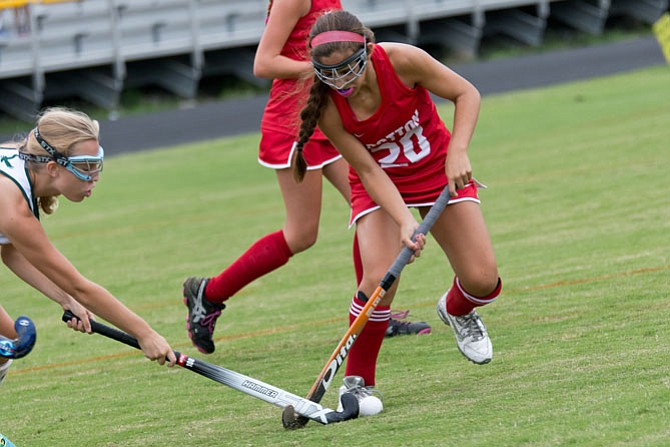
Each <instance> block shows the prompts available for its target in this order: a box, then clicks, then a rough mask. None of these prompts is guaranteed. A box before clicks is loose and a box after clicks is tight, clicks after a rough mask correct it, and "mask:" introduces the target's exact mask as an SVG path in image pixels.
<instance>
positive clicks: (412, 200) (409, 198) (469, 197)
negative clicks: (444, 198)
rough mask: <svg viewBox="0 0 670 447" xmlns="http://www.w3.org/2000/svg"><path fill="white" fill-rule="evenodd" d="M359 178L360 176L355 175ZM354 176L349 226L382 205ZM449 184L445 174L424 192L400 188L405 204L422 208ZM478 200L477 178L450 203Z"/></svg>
mask: <svg viewBox="0 0 670 447" xmlns="http://www.w3.org/2000/svg"><path fill="white" fill-rule="evenodd" d="M355 178H356V179H358V176H357V175H356V176H355ZM352 180H353V177H352V176H351V174H350V175H349V183H350V185H351V217H350V219H349V226H350V227H351V226H353V225H354V224H355V223H356V221H357V220H358V219H360V218H361V217H363V216H365V215H366V214H370V213H371V212H373V211H376V210H378V209H380V208H381V207H380V206H379V205H377V203H375V201H374V200H372V198H370V196H369V195H368V193H367V191H366V190H365V188H364V187H363V184H362V183H361V181H360V179H358V181H357V182H356V181H352ZM445 186H447V182H446V175H445V176H444V181H443V182H435V184H434V188H432V189H431V190H425V191H422V192H411V191H402V190H400V188H399V191H400V195H401V196H402V198H403V200H404V201H405V204H406V205H407V207H408V208H420V207H424V206H432V205H433V204H434V203H435V201H436V200H437V197H438V196H439V195H440V193H441V192H442V190H444V187H445ZM465 201H470V202H476V203H480V201H479V196H478V195H477V183H476V182H475V180H474V179H473V180H470V181H469V182H468V184H467V185H465V188H463V189H459V190H458V197H455V198H453V199H451V200H449V205H453V204H454V203H459V202H465Z"/></svg>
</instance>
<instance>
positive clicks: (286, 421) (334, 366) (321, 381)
mask: <svg viewBox="0 0 670 447" xmlns="http://www.w3.org/2000/svg"><path fill="white" fill-rule="evenodd" d="M449 199H450V196H449V188H448V186H445V188H444V190H443V191H442V193H441V194H440V196H439V197H438V198H437V200H436V201H435V203H434V204H433V206H432V207H431V208H430V210H429V211H428V214H426V217H425V218H424V219H423V221H422V222H421V224H420V225H419V228H418V229H417V230H416V232H415V233H414V236H413V237H412V240H416V235H417V234H424V235H425V234H427V233H428V231H430V229H431V228H432V226H433V224H434V223H435V221H436V220H437V218H438V217H439V216H440V214H442V211H444V208H446V206H447V204H448V203H449ZM413 254H414V252H413V251H412V250H411V249H410V248H409V247H407V246H405V247H403V249H402V250H401V251H400V254H399V255H398V257H397V258H396V259H395V261H393V264H392V265H391V267H390V268H389V269H388V271H387V272H386V274H385V275H384V277H383V278H382V280H381V282H380V283H379V285H378V286H377V288H376V289H375V291H374V293H373V294H372V296H370V298H369V299H368V301H367V302H366V303H365V306H363V309H362V310H361V312H360V314H359V315H358V316H357V317H356V319H355V320H354V321H353V322H352V323H351V325H350V326H349V329H348V330H347V332H346V333H345V334H344V337H342V340H340V343H339V344H338V345H337V347H336V348H335V350H334V351H333V353H332V354H331V356H330V358H329V359H328V361H327V362H326V366H324V368H323V370H322V371H321V374H319V376H318V377H317V378H316V381H315V382H314V385H312V388H311V389H310V390H309V394H308V395H307V399H309V400H311V401H312V402H321V399H322V398H323V396H324V394H326V391H327V390H328V387H329V386H330V384H331V382H332V381H333V378H334V377H335V374H337V371H338V370H339V369H340V366H342V364H343V363H344V360H345V359H346V358H347V356H348V355H349V350H350V349H351V346H352V345H353V344H354V342H355V341H356V338H357V337H358V335H359V334H360V333H361V332H362V331H363V328H364V327H365V325H366V323H367V322H368V320H369V319H370V315H372V312H374V310H375V308H376V307H377V304H379V302H380V301H381V300H382V298H384V295H386V292H387V291H388V290H389V289H390V288H391V286H392V285H393V283H394V282H395V280H396V279H397V278H398V276H400V272H401V271H402V269H403V268H405V266H406V265H407V263H408V262H409V260H410V259H411V258H412V255H413ZM307 422H308V419H307V418H304V417H301V416H300V414H299V413H298V412H297V411H296V412H293V411H291V408H290V407H285V408H284V411H283V413H282V424H283V425H284V428H287V429H290V430H294V429H297V428H302V427H304V426H305V424H307Z"/></svg>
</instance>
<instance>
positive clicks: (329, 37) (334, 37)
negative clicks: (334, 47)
mask: <svg viewBox="0 0 670 447" xmlns="http://www.w3.org/2000/svg"><path fill="white" fill-rule="evenodd" d="M333 42H356V43H365V37H363V36H361V35H360V34H356V33H352V32H351V31H326V32H324V33H321V34H317V35H316V36H314V37H313V38H312V47H318V46H319V45H323V44H325V43H333Z"/></svg>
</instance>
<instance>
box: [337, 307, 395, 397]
mask: <svg viewBox="0 0 670 447" xmlns="http://www.w3.org/2000/svg"><path fill="white" fill-rule="evenodd" d="M363 306H365V302H364V301H362V300H359V299H358V298H357V297H354V299H353V300H352V301H351V307H350V308H349V324H351V323H353V322H354V320H355V319H356V317H357V316H358V314H360V312H361V309H363ZM389 318H391V308H390V307H389V306H377V307H376V308H375V311H374V312H372V315H371V316H370V320H369V321H368V322H367V324H366V325H365V327H364V328H363V332H361V333H360V335H359V336H358V338H357V339H356V342H355V343H354V345H353V346H352V347H351V350H350V351H349V357H348V358H347V372H346V373H345V375H346V376H361V377H362V378H363V380H365V386H374V384H375V371H376V369H377V356H378V355H379V350H380V349H381V347H382V342H383V341H384V334H385V333H386V327H387V326H388V322H389Z"/></svg>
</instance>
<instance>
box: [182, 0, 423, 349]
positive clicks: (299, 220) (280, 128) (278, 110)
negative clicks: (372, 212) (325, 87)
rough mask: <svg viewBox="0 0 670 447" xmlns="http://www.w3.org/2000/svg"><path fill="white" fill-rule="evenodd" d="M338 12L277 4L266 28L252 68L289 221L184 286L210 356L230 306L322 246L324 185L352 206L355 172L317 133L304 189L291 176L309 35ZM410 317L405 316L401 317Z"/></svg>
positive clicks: (336, 5)
mask: <svg viewBox="0 0 670 447" xmlns="http://www.w3.org/2000/svg"><path fill="white" fill-rule="evenodd" d="M340 9H342V6H341V4H340V0H311V1H310V0H274V1H271V2H270V5H269V7H268V16H267V24H266V28H265V31H264V32H263V36H262V37H261V40H260V43H259V45H258V49H257V51H256V58H255V61H254V74H255V75H256V76H258V77H261V78H270V79H273V83H272V89H271V91H270V98H269V101H268V104H267V106H266V108H265V111H264V114H263V119H262V122H261V133H262V136H261V141H260V149H259V155H258V161H259V162H260V164H261V165H263V166H266V167H268V168H270V169H274V170H275V172H276V174H277V182H278V183H279V188H280V190H281V193H282V198H283V200H284V206H285V210H286V218H285V221H284V226H283V227H282V229H280V230H278V231H275V232H273V233H270V234H267V235H265V236H263V237H262V238H260V239H258V240H257V241H256V242H255V243H253V244H252V245H251V246H250V247H249V248H248V249H247V251H246V252H244V253H243V254H242V255H241V256H240V257H239V258H238V259H237V260H236V261H235V262H233V263H232V264H231V265H230V266H228V267H227V268H226V269H225V270H223V271H222V272H221V273H220V274H219V275H217V276H215V277H212V278H203V277H190V278H187V279H186V281H185V282H184V287H183V294H184V303H185V304H186V306H187V307H188V315H187V329H188V335H189V337H190V339H191V341H192V343H193V345H194V346H195V347H196V348H198V350H199V351H200V352H203V353H205V354H210V353H212V352H214V349H215V346H214V341H213V334H214V329H215V323H216V320H217V319H218V317H219V316H220V315H221V311H222V310H223V309H224V308H225V304H224V302H225V301H227V300H228V299H229V298H231V297H232V296H234V295H235V294H236V293H237V292H238V291H239V290H240V289H242V288H243V287H244V286H246V285H247V284H249V283H251V282H253V281H254V280H256V279H257V278H260V277H261V276H263V275H266V274H268V273H270V272H272V271H274V270H276V269H278V268H279V267H281V266H283V265H284V264H286V263H287V262H288V261H289V259H290V258H291V257H292V256H293V255H295V254H297V253H300V252H303V251H305V250H307V249H308V248H310V247H311V246H312V245H314V244H315V243H316V240H317V235H318V230H319V219H320V215H321V202H322V191H323V180H322V179H323V177H325V178H326V179H327V180H328V181H330V183H332V185H333V186H334V187H335V188H336V189H337V190H338V191H339V192H340V194H341V195H342V197H343V198H344V199H345V200H346V201H347V203H348V202H349V194H350V189H349V184H348V181H347V175H348V172H349V167H348V165H347V163H346V162H345V161H344V159H342V156H341V155H340V154H339V153H338V152H337V150H336V149H335V148H334V147H333V146H332V144H331V143H330V142H329V141H328V139H327V138H326V137H325V136H324V135H323V134H322V133H321V132H320V131H319V130H318V129H315V131H314V134H313V135H312V137H311V138H310V139H309V141H306V142H305V143H304V145H303V146H304V147H303V153H304V157H305V160H306V162H307V164H308V168H307V172H306V174H305V176H304V180H303V182H302V183H297V182H296V181H295V179H294V177H293V174H292V172H291V169H290V167H291V160H292V158H293V154H294V151H295V140H296V137H297V134H298V124H299V117H298V114H299V112H300V108H301V107H302V105H303V104H304V101H305V99H306V97H307V94H308V92H309V87H310V85H311V82H312V81H311V78H312V73H313V71H312V64H311V62H310V61H309V52H308V49H307V39H308V37H309V31H310V29H311V27H312V25H313V24H314V21H315V20H316V18H317V17H318V16H320V15H322V14H323V13H324V12H326V11H332V10H340ZM353 251H354V255H353V256H354V266H355V271H356V277H357V283H358V282H359V281H360V279H361V278H362V274H363V273H362V266H361V263H360V253H359V250H358V244H357V242H356V241H355V240H354V248H353ZM405 316H406V313H405V314H401V317H405ZM428 332H430V326H429V325H428V324H426V323H424V322H410V321H399V320H393V321H392V323H391V325H390V326H389V327H388V334H389V336H393V335H403V334H418V333H428Z"/></svg>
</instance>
